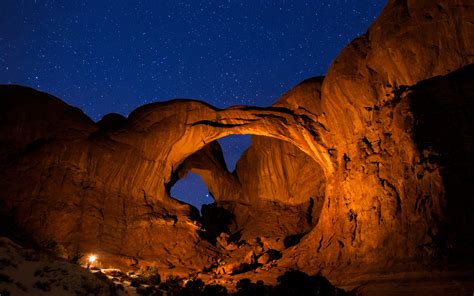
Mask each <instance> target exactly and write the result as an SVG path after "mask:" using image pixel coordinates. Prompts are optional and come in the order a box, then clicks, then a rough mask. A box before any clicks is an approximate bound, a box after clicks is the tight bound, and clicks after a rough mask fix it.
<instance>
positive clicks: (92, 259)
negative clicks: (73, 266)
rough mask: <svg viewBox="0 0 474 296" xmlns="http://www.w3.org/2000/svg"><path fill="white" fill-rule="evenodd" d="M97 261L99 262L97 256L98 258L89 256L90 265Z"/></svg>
mask: <svg viewBox="0 0 474 296" xmlns="http://www.w3.org/2000/svg"><path fill="white" fill-rule="evenodd" d="M95 260H97V256H96V255H90V256H89V263H94V262H95Z"/></svg>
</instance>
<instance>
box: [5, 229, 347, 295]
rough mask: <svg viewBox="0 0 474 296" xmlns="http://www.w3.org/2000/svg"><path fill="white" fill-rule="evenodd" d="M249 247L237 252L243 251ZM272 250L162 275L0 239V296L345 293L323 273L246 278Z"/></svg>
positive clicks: (267, 262)
mask: <svg viewBox="0 0 474 296" xmlns="http://www.w3.org/2000/svg"><path fill="white" fill-rule="evenodd" d="M248 246H250V245H248ZM248 246H247V247H245V248H242V250H243V251H247V249H248ZM252 247H253V248H255V245H254V246H252ZM237 248H238V247H237ZM261 250H263V248H261ZM257 254H258V255H257ZM270 254H271V255H270ZM274 254H276V253H272V252H268V250H267V251H266V252H263V251H261V252H258V251H257V252H255V251H250V252H249V253H248V254H247V256H246V259H245V260H244V261H245V262H236V261H234V262H225V261H224V260H222V261H219V262H218V263H217V265H216V267H215V268H213V269H211V270H207V271H204V272H202V273H199V274H195V275H192V276H188V277H182V278H181V277H176V276H168V277H167V278H163V279H162V277H161V275H160V271H159V270H158V269H156V268H154V267H151V268H148V269H146V270H144V269H140V270H136V271H134V272H122V271H120V270H119V269H106V268H101V264H100V258H97V259H96V260H97V261H94V262H92V263H91V262H88V263H87V264H80V263H73V262H70V260H66V259H65V258H61V257H64V253H63V249H62V248H61V247H58V246H57V245H52V246H49V247H47V248H43V249H41V250H38V249H32V248H23V247H21V246H20V245H18V244H16V243H14V242H13V241H11V240H10V239H8V238H6V237H0V295H2V296H7V295H346V294H347V293H346V292H345V291H344V290H341V289H337V288H335V287H334V286H332V285H331V284H330V283H329V282H328V281H327V280H326V279H325V278H324V277H321V276H309V275H306V274H304V273H302V272H298V271H293V272H287V273H285V274H284V275H283V276H280V277H279V278H278V281H277V283H276V284H275V285H268V284H266V283H265V282H264V281H263V280H253V281H251V280H250V279H248V278H247V277H252V278H255V277H254V276H253V275H254V273H259V270H262V269H266V268H270V267H271V266H272V264H273V265H275V258H277V257H274V256H275V255H274Z"/></svg>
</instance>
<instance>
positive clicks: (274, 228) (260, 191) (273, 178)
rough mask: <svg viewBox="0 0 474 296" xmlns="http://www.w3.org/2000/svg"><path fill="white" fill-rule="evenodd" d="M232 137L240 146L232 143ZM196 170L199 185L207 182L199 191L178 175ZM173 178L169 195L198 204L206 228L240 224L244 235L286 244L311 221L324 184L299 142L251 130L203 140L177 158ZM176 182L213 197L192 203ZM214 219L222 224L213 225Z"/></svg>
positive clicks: (309, 226)
mask: <svg viewBox="0 0 474 296" xmlns="http://www.w3.org/2000/svg"><path fill="white" fill-rule="evenodd" d="M238 138H240V143H239V141H238V140H236V139H238ZM245 141H246V142H247V143H248V144H250V143H251V145H249V146H248V148H247V147H246V145H243V144H242V142H245ZM221 143H222V145H221ZM237 143H239V144H240V147H241V148H242V147H244V148H245V149H242V151H236V149H232V148H235V147H233V146H236V145H239V144H237ZM229 147H230V148H231V149H229ZM229 150H230V153H229ZM243 150H245V151H243ZM234 163H236V164H235V170H234ZM228 168H230V170H232V173H231V172H229V169H228ZM196 175H199V176H200V177H201V178H200V180H202V182H203V183H201V185H200V186H201V188H204V186H206V187H205V189H204V191H201V192H200V193H198V192H196V190H193V189H189V188H186V186H187V185H186V184H189V183H187V182H183V181H182V180H183V179H186V178H190V181H193V179H196V177H194V176H196ZM187 176H191V177H187ZM172 180H175V183H173V185H172V186H171V188H172V189H171V196H173V197H174V198H178V199H179V200H181V201H184V202H186V203H189V204H192V205H193V206H195V207H197V208H201V207H200V206H202V209H201V212H202V217H201V218H202V222H203V224H209V225H206V228H213V229H218V231H223V232H229V233H235V232H238V231H240V230H242V229H245V231H244V233H243V235H244V236H247V238H249V237H261V236H270V237H281V238H283V239H284V242H285V245H287V244H289V245H290V244H294V243H295V241H296V242H297V241H298V240H299V239H300V238H301V237H303V236H304V235H305V234H306V233H308V232H309V231H310V230H311V229H312V228H314V227H315V226H316V224H317V223H318V220H319V215H320V212H321V209H322V205H323V202H324V195H325V184H326V176H325V174H324V171H323V169H322V168H321V166H320V165H319V164H318V163H317V162H316V161H315V160H314V159H313V158H311V157H310V156H309V155H307V154H306V153H305V152H303V151H301V150H300V149H299V147H296V146H295V145H293V144H292V143H289V142H287V141H284V140H278V139H275V138H272V137H267V136H250V135H245V136H241V135H239V136H231V137H224V138H223V139H222V140H216V141H213V142H211V143H208V144H207V145H205V146H204V147H203V148H201V149H200V150H199V151H197V152H195V153H194V154H192V155H190V156H188V157H187V158H186V159H185V160H184V161H183V162H182V163H181V164H180V166H179V167H178V168H177V169H176V170H175V172H174V173H173V177H172ZM204 184H205V185H204ZM308 184H309V185H308ZM176 186H180V187H181V188H182V189H180V190H179V191H181V192H187V193H191V194H196V195H197V196H198V197H199V199H200V202H202V201H203V200H204V199H203V198H202V197H206V198H210V199H208V201H211V199H212V201H213V202H212V203H208V204H205V203H200V204H196V202H195V201H194V203H193V200H192V199H193V197H192V196H191V201H188V200H183V199H180V196H179V195H178V193H176V192H179V191H178V190H176V189H175V187H176ZM191 186H193V185H191ZM206 190H207V192H206ZM203 205H204V206H203ZM224 214H225V215H224ZM215 216H217V217H215ZM221 220H222V221H221ZM219 223H220V224H221V225H218V226H222V227H214V226H216V224H219ZM224 224H225V225H224ZM218 234H219V233H218V232H217V233H215V234H214V235H218ZM282 241H283V240H282Z"/></svg>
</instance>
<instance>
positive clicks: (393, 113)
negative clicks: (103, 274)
mask: <svg viewBox="0 0 474 296" xmlns="http://www.w3.org/2000/svg"><path fill="white" fill-rule="evenodd" d="M473 23H474V9H473V8H472V5H471V4H470V3H469V1H467V0H466V1H462V0H458V1H447V0H444V1H441V0H439V1H423V0H421V1H398V0H397V1H395V0H391V1H389V2H388V4H387V6H386V7H385V9H384V11H383V12H382V15H381V16H380V17H379V19H378V20H377V21H376V22H375V23H374V24H373V25H372V26H371V28H370V29H369V31H368V32H367V34H365V35H364V36H361V37H359V38H357V39H356V40H354V41H353V42H351V44H349V46H348V47H346V48H345V49H344V50H343V51H342V52H341V54H340V55H339V56H338V57H337V58H336V60H335V61H334V63H333V64H332V66H331V67H330V69H329V71H328V74H327V76H326V77H325V78H322V77H319V78H314V79H310V80H307V81H305V82H303V83H301V84H300V85H298V86H296V87H295V88H294V89H292V90H290V91H289V92H288V93H287V94H285V95H284V96H283V97H282V98H280V99H279V100H278V102H277V103H275V104H274V106H272V107H268V108H256V107H245V106H239V107H232V108H229V109H225V110H219V109H216V108H214V107H212V106H209V105H207V104H204V103H202V102H198V101H191V100H174V101H170V102H165V103H155V104H149V105H145V106H142V107H140V108H138V109H136V110H135V111H133V112H132V113H131V114H130V115H129V116H128V117H127V118H124V117H122V116H120V115H108V116H106V117H104V118H103V119H102V120H101V121H99V122H98V123H94V122H92V121H91V120H90V119H89V118H88V117H87V116H85V115H84V114H82V112H81V111H80V110H78V109H76V108H72V107H70V106H67V105H66V104H64V103H63V102H62V101H60V100H59V99H56V98H54V97H52V96H49V95H46V94H43V93H39V92H36V91H34V90H31V89H27V88H23V87H18V86H1V87H0V96H1V97H0V143H1V144H2V145H1V150H0V189H1V192H2V194H1V196H0V201H1V203H2V205H1V207H0V216H2V217H3V219H4V220H5V222H6V223H11V222H12V221H14V222H15V224H17V225H18V226H19V228H20V229H22V230H23V231H26V232H27V233H28V234H29V235H31V236H32V237H33V238H34V239H35V240H37V241H41V240H46V239H54V240H56V241H57V242H58V243H60V244H62V245H64V247H65V248H66V249H67V250H68V251H69V252H72V253H75V254H84V253H87V252H95V253H100V254H101V258H103V262H109V263H110V264H112V265H113V264H115V265H117V264H121V265H122V266H124V265H134V266H139V265H157V266H160V267H163V266H164V267H168V268H170V269H173V270H174V271H175V272H183V273H186V272H188V273H189V272H194V271H200V270H202V269H209V268H211V267H213V266H214V267H215V265H216V264H215V261H216V260H217V259H216V258H219V257H223V258H224V257H225V258H227V259H229V260H228V262H239V260H238V259H239V258H240V260H241V261H243V259H244V258H245V256H246V255H247V254H248V252H249V251H253V252H255V254H257V253H259V256H263V255H262V254H263V252H264V251H268V250H270V249H272V250H273V249H275V251H276V252H280V251H282V252H283V253H282V254H281V255H282V256H281V259H280V258H279V259H278V265H279V268H280V269H279V270H280V271H281V270H283V269H284V268H296V269H299V270H302V271H305V272H307V273H310V274H314V273H317V272H322V273H323V274H326V275H329V276H330V277H333V279H334V280H337V281H339V282H340V283H342V284H348V283H349V282H350V281H351V279H352V278H353V274H354V273H357V274H359V275H360V274H362V275H363V274H367V275H368V276H369V277H370V274H373V273H377V272H380V271H387V270H389V271H396V270H415V269H423V268H424V267H425V266H426V264H431V265H433V264H441V263H443V264H445V265H446V264H450V263H453V264H454V263H459V262H462V263H463V264H472V262H466V260H465V258H474V256H472V255H473V253H474V251H473V246H474V243H473V241H472V238H473V237H474V233H473V230H472V227H470V226H471V225H473V222H474V221H473V220H474V219H473V216H472V215H470V211H472V209H473V199H472V196H473V193H474V190H473V185H472V181H471V180H472V179H473V178H472V177H473V175H472V172H473V170H472V168H473V162H472V152H473V149H472V139H473V128H472V127H473V126H474V125H473V122H472V116H471V114H472V112H473V103H472V102H473V97H474V85H473V83H474V82H473V79H472V77H474V66H473V65H472V63H473V60H474V25H473ZM230 134H253V135H255V136H254V137H253V142H252V146H251V147H250V148H249V149H248V150H247V151H246V152H245V154H244V155H243V157H242V158H241V159H240V160H239V162H238V164H237V168H236V171H235V172H233V173H230V172H228V171H227V168H226V167H225V163H224V161H223V157H222V151H221V149H220V147H219V145H218V144H217V142H215V140H216V139H218V138H221V137H224V136H227V135H230ZM270 138H271V139H270ZM188 171H194V172H196V173H198V174H200V175H201V176H202V177H203V179H204V181H205V182H206V184H207V185H208V188H209V190H210V192H211V193H212V194H213V196H214V198H215V201H216V203H215V204H214V205H212V206H210V207H207V208H205V209H203V213H204V214H205V215H204V217H203V219H202V221H199V218H198V213H197V211H196V209H194V208H193V207H191V206H189V205H187V204H184V203H181V202H179V201H177V200H174V199H172V198H171V197H170V196H169V190H170V187H171V186H172V185H173V184H174V183H175V182H176V181H177V180H178V179H179V178H181V177H182V176H184V175H185V174H186V173H187V172H188ZM201 222H202V223H201ZM203 228H206V229H208V230H206V231H204V230H203ZM220 232H227V233H228V234H226V235H229V236H228V239H227V241H224V240H223V237H226V236H225V235H224V236H220ZM235 237H237V238H235ZM232 239H234V241H233V242H231V240H232ZM253 240H254V241H253ZM244 241H245V242H244ZM251 241H252V242H251ZM240 243H241V245H240V246H244V247H243V248H240V249H239V248H238V247H236V246H237V244H240ZM255 248H257V249H258V250H257V249H255ZM254 249H255V250H254ZM236 250H237V251H236ZM245 252H247V253H245ZM233 254H234V255H233ZM259 258H260V257H259ZM227 259H226V260H227ZM253 259H255V258H253ZM127 260H128V261H127ZM254 261H255V260H254ZM263 261H265V262H266V261H267V260H266V259H265V260H264V259H262V262H263ZM257 262H258V259H257ZM470 266H472V265H470ZM268 268H271V267H268Z"/></svg>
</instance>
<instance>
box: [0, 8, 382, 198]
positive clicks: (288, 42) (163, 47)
mask: <svg viewBox="0 0 474 296" xmlns="http://www.w3.org/2000/svg"><path fill="white" fill-rule="evenodd" d="M385 2H386V1H385V0H331V1H324V0H322V1H316V0H314V1H298V0H294V1H290V0H247V1H233V0H229V1H223V0H219V1H218V0H214V1H193V0H189V1H177V0H175V1H173V0H162V1H158V0H155V1H151V0H150V1H141V0H137V1H118V0H115V1H106V0H104V1H101V0H94V1H92V0H91V1H67V0H64V1H59V0H58V1H48V0H36V1H35V0H2V1H0V84H5V83H15V84H21V85H26V86H31V87H33V88H36V89H39V90H42V91H45V92H48V93H51V94H53V95H55V96H57V97H59V98H61V99H63V100H64V101H66V102H67V103H69V104H71V105H73V106H77V107H80V108H81V109H83V110H84V112H85V113H86V114H88V115H89V116H90V117H91V118H92V119H94V120H99V119H100V118H101V117H102V116H103V115H105V114H106V113H110V112H117V113H121V114H124V115H127V114H128V113H130V111H132V110H133V109H134V108H136V107H138V106H140V105H143V104H145V103H149V102H153V101H163V100H168V99H171V98H177V97H178V98H194V99H200V100H204V101H206V102H208V103H210V104H212V105H215V106H217V107H228V106H231V105H242V104H245V105H257V106H269V105H271V104H272V103H273V102H274V101H275V100H276V99H277V98H278V97H279V96H280V95H281V94H283V93H284V92H285V91H287V90H288V89H290V88H291V87H292V86H294V85H295V84H297V83H298V82H300V81H302V80H304V79H306V78H309V77H312V76H317V75H324V73H326V71H327V69H328V67H329V65H330V63H331V62H332V60H333V59H334V58H335V56H336V55H337V53H338V52H339V51H340V50H341V49H342V48H343V47H344V46H345V45H347V43H348V42H350V40H352V39H353V38H355V37H356V36H358V35H360V34H362V33H364V32H365V31H366V30H367V28H368V27H369V25H370V24H371V23H372V22H373V21H374V19H375V17H376V16H378V15H379V13H380V11H381V9H382V8H383V6H384V4H385ZM249 139H250V138H249V136H241V137H238V136H235V137H230V138H226V139H223V140H222V141H221V144H222V145H223V150H224V152H225V156H226V161H228V164H229V167H231V169H232V168H233V167H234V166H235V161H236V160H237V159H238V157H239V156H240V154H241V153H242V151H243V150H244V149H246V147H248V145H249V141H250V140H249ZM187 179H193V180H191V181H190V180H182V181H181V182H180V183H179V184H177V185H178V186H175V187H179V186H181V187H182V189H179V190H178V189H175V190H174V191H175V192H173V193H174V194H175V195H179V196H180V197H181V195H182V196H183V197H182V199H184V200H187V201H189V202H191V203H193V204H196V205H199V204H200V203H202V198H203V197H202V196H205V193H206V192H207V189H206V188H205V186H203V185H202V184H201V183H200V182H199V179H198V178H197V177H196V176H190V177H188V178H187ZM186 182H187V183H186ZM181 183H182V184H184V185H180V184H181ZM190 188H192V190H190ZM190 192H191V193H192V194H189V193H190ZM207 201H210V199H209V200H207Z"/></svg>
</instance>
